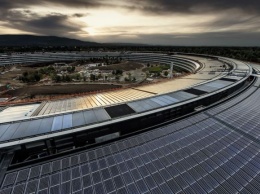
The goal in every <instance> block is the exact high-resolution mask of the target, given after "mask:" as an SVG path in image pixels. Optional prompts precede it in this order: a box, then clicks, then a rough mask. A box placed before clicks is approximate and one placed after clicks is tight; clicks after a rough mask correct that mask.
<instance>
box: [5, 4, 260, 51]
mask: <svg viewBox="0 0 260 194" xmlns="http://www.w3.org/2000/svg"><path fill="white" fill-rule="evenodd" d="M0 34H36V35H55V36H63V37H70V38H76V39H81V40H85V41H96V42H123V43H126V42H127V43H145V44H154V45H158V44H159V45H175V46H177V45H199V46H200V45H205V46H207V45H216V46H218V45H224V46H229V45H231V46H260V0H109V1H108V0H44V1H43V0H42V1H41V0H0Z"/></svg>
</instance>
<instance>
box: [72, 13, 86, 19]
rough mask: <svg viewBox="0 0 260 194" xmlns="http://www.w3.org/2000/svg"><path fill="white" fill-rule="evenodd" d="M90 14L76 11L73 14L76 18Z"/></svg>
mask: <svg viewBox="0 0 260 194" xmlns="http://www.w3.org/2000/svg"><path fill="white" fill-rule="evenodd" d="M87 15H88V14H83V13H75V14H73V15H72V16H73V17H76V18H82V17H85V16H87Z"/></svg>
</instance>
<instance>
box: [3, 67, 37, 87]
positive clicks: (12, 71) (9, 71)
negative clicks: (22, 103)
mask: <svg viewBox="0 0 260 194" xmlns="http://www.w3.org/2000/svg"><path fill="white" fill-rule="evenodd" d="M1 70H2V69H1ZM25 71H27V72H32V71H35V68H33V67H23V66H19V65H17V66H12V67H8V68H6V69H5V71H2V72H1V74H0V84H1V85H5V84H6V83H10V84H11V85H12V86H25V85H27V84H26V83H22V82H20V80H18V79H17V78H18V77H19V76H20V75H22V73H23V72H25Z"/></svg>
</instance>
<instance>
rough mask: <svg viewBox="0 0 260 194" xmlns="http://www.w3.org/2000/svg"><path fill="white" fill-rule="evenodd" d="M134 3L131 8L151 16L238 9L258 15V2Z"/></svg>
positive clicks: (153, 0)
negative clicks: (151, 14)
mask: <svg viewBox="0 0 260 194" xmlns="http://www.w3.org/2000/svg"><path fill="white" fill-rule="evenodd" d="M132 2H135V3H134V5H135V6H133V7H135V8H136V9H140V10H143V11H146V12H149V13H153V14H169V13H183V14H189V13H191V14H204V13H216V12H219V11H221V12H222V11H227V10H229V9H238V10H241V11H243V12H248V13H251V14H252V13H255V14H259V13H260V1H259V0H228V1H227V0H217V1H210V0H148V1H138V0H132Z"/></svg>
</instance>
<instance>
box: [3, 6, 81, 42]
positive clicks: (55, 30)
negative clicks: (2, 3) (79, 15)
mask: <svg viewBox="0 0 260 194" xmlns="http://www.w3.org/2000/svg"><path fill="white" fill-rule="evenodd" d="M69 19H70V18H69V16H67V15H63V14H58V13H52V14H48V15H44V16H40V15H38V14H37V13H34V12H32V11H30V10H23V11H17V10H10V11H8V14H7V15H6V16H5V17H2V21H6V24H5V26H7V27H9V28H14V29H19V30H22V31H26V32H30V33H35V34H42V35H57V36H61V35H62V36H71V35H73V34H75V33H77V32H78V33H82V32H81V28H82V27H83V25H80V24H75V23H72V22H71V21H70V20H69ZM74 37H75V35H74Z"/></svg>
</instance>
